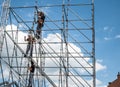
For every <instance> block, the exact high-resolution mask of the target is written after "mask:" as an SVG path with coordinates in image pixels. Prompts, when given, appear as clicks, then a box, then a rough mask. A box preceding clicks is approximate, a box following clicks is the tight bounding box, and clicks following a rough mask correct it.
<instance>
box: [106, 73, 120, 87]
mask: <svg viewBox="0 0 120 87" xmlns="http://www.w3.org/2000/svg"><path fill="white" fill-rule="evenodd" d="M108 87H120V72H118V75H117V79H116V80H114V81H113V82H109V85H108Z"/></svg>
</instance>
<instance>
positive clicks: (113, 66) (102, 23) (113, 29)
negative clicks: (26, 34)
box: [0, 0, 120, 85]
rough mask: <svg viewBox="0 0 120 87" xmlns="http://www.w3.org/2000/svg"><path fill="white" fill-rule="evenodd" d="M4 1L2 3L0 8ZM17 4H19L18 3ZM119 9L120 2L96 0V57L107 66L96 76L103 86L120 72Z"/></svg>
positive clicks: (117, 0)
mask: <svg viewBox="0 0 120 87" xmlns="http://www.w3.org/2000/svg"><path fill="white" fill-rule="evenodd" d="M2 1H3V0H1V1H0V6H1V2H2ZM27 1H29V0H26V2H27ZM41 1H42V0H41ZM16 3H17V4H18V2H16ZM30 3H32V2H30ZM41 3H42V2H41ZM50 3H51V2H50ZM54 3H56V2H54ZM13 4H15V3H13ZM19 4H23V2H21V3H20V2H19ZM25 5H27V3H25ZM119 8H120V0H95V33H96V34H95V36H96V37H95V39H96V43H95V44H96V54H95V55H96V59H97V61H99V62H101V63H102V64H103V65H104V66H106V69H104V70H103V71H99V72H97V73H96V74H97V78H98V79H100V80H101V81H102V83H103V85H107V84H108V82H110V81H113V80H114V79H116V75H117V73H118V72H120V68H119V66H120V63H119V61H120V46H119V45H120V10H119ZM0 12H1V11H0Z"/></svg>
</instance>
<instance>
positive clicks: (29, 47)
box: [24, 34, 35, 57]
mask: <svg viewBox="0 0 120 87" xmlns="http://www.w3.org/2000/svg"><path fill="white" fill-rule="evenodd" d="M24 40H25V41H28V44H27V48H26V54H25V55H24V57H26V56H27V55H28V52H29V51H30V57H32V52H33V43H34V42H35V38H34V37H33V36H32V35H31V34H29V35H28V38H27V39H26V36H25V37H24Z"/></svg>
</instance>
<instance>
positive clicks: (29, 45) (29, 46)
mask: <svg viewBox="0 0 120 87" xmlns="http://www.w3.org/2000/svg"><path fill="white" fill-rule="evenodd" d="M29 51H30V56H31V57H32V52H33V44H28V45H27V49H26V55H27V54H28V52H29Z"/></svg>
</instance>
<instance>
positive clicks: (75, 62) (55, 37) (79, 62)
mask: <svg viewBox="0 0 120 87" xmlns="http://www.w3.org/2000/svg"><path fill="white" fill-rule="evenodd" d="M10 27H11V26H10V25H8V26H7V30H10ZM12 28H13V29H14V30H17V26H15V25H12ZM9 34H11V33H9ZM26 35H27V34H26V33H24V32H22V31H19V33H18V36H19V38H18V43H25V41H24V36H26ZM14 36H16V33H14ZM14 39H15V37H14ZM8 41H9V43H8V45H9V48H11V50H9V51H10V52H11V53H12V52H13V49H12V48H13V43H12V42H11V41H10V39H8ZM60 41H61V36H60V34H59V33H56V34H48V36H47V37H46V38H44V39H43V42H55V43H53V44H49V46H48V44H44V45H43V46H44V47H45V48H46V49H45V51H46V53H47V52H48V51H49V52H54V51H55V52H57V53H58V55H56V54H51V55H52V56H57V57H56V58H52V56H51V55H50V54H46V56H48V58H47V59H45V66H48V67H50V66H51V67H52V66H53V67H54V66H55V67H57V66H58V67H59V66H60V64H59V63H58V62H60V59H58V58H59V56H60V51H61V44H60V43H59V44H58V43H56V42H60ZM19 46H20V47H21V48H22V49H23V50H24V52H25V51H26V45H21V44H19ZM4 48H5V47H4ZM37 48H38V47H37ZM52 49H53V50H52ZM68 51H69V52H71V54H69V57H70V60H69V63H70V65H71V66H73V67H78V66H80V67H81V66H84V67H89V66H90V65H89V64H88V63H90V58H82V56H84V54H82V53H81V49H80V48H79V47H77V46H76V45H75V44H73V43H68ZM34 52H35V49H34ZM63 52H65V44H63ZM72 52H74V53H76V54H72ZM77 53H79V54H77ZM20 55H22V54H20ZM62 56H63V58H64V57H65V55H62ZM73 56H78V57H76V59H73ZM80 56H81V57H80ZM49 57H51V58H49ZM52 59H53V60H52ZM11 60H12V59H11ZM34 60H35V61H37V58H34ZM21 61H23V62H24V63H25V62H26V61H24V59H23V60H21ZM21 61H18V62H19V64H20V62H21ZM65 61H66V59H65ZM13 62H14V64H16V63H15V61H13ZM38 62H39V64H40V60H39V59H38ZM65 63H66V62H65ZM101 63H102V61H96V72H98V71H100V70H104V69H106V68H107V67H106V66H105V65H102V64H101ZM90 64H91V63H90ZM25 65H26V66H27V64H26V63H25ZM87 70H88V71H89V72H90V73H92V70H89V69H87ZM22 71H24V72H25V71H26V70H22ZM76 71H77V72H79V73H80V74H84V73H86V70H85V69H83V70H82V69H76ZM46 72H47V74H53V75H55V74H59V69H46ZM70 72H72V73H73V74H74V72H73V71H70ZM5 74H6V76H7V74H8V72H5ZM53 78H54V77H53ZM54 79H55V78H54ZM73 79H75V78H73ZM78 79H79V80H80V79H81V78H78ZM75 81H76V80H75ZM81 81H83V80H82V79H81ZM88 82H89V83H90V82H91V81H90V80H88ZM77 83H78V82H77ZM83 83H84V84H86V83H85V82H84V81H83ZM101 83H102V82H100V81H97V84H101ZM73 84H74V83H70V85H71V87H73ZM86 85H87V84H86Z"/></svg>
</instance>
